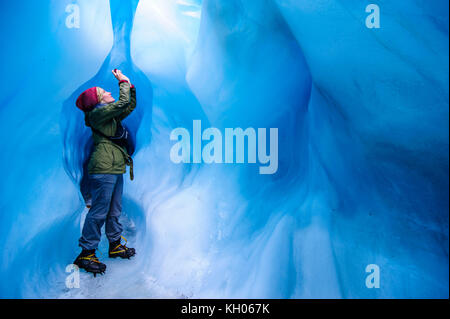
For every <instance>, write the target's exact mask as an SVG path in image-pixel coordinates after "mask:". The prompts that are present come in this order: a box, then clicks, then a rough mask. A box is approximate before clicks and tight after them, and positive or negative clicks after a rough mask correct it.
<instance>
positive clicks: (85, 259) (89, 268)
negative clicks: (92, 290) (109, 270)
mask: <svg viewBox="0 0 450 319" xmlns="http://www.w3.org/2000/svg"><path fill="white" fill-rule="evenodd" d="M73 263H74V264H75V265H77V266H78V268H81V269H84V270H86V272H90V273H93V274H94V277H96V276H97V274H102V275H103V274H104V273H105V270H106V265H105V264H103V263H101V262H100V261H99V260H98V258H97V256H95V249H92V250H85V249H83V251H82V252H81V254H80V255H78V257H77V259H75V261H74V262H73Z"/></svg>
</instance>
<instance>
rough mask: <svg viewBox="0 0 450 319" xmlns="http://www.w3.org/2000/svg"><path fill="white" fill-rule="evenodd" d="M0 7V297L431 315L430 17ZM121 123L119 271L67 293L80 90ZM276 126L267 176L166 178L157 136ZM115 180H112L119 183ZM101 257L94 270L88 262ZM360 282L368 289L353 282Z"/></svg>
mask: <svg viewBox="0 0 450 319" xmlns="http://www.w3.org/2000/svg"><path fill="white" fill-rule="evenodd" d="M375 2H376V3H377V4H378V5H379V6H380V8H381V28H380V29H367V28H366V26H365V19H366V17H367V15H368V14H367V13H366V12H365V7H366V5H367V4H366V3H364V2H363V1H357V0H346V1H336V0H334V1H332V0H317V1H310V0H258V1H256V0H255V1H251V0H245V1H242V0H204V1H200V0H198V1H194V0H186V1H175V0H170V1H169V0H141V1H139V2H138V1H137V0H136V1H129V2H125V1H119V0H111V1H107V0H101V1H95V2H94V1H87V0H78V1H75V3H76V4H78V5H79V8H80V17H81V19H80V28H79V29H69V28H67V27H66V25H65V20H66V17H67V15H68V13H66V12H65V6H66V5H67V4H66V3H65V2H63V1H22V2H13V3H11V2H10V3H8V4H2V5H1V6H2V10H0V12H1V13H0V15H1V19H0V23H1V27H2V28H1V30H3V31H2V40H3V43H4V44H5V46H4V47H3V48H2V51H1V52H0V57H1V61H2V71H3V72H4V74H3V76H2V80H1V81H2V82H1V83H2V103H1V107H0V120H1V125H2V128H3V129H2V133H1V134H2V138H1V139H2V143H3V145H2V156H1V157H0V159H1V164H2V167H3V168H4V169H3V174H2V177H3V178H2V182H1V183H0V196H1V202H0V203H1V204H0V205H1V213H0V228H1V231H0V242H1V243H2V250H1V258H0V282H1V284H0V297H2V298H10V297H24V298H124V297H125V298H196V297H214V298H215V297H217V298H230V297H233V298H234V297H240V298H246V297H265V298H323V297H327V298H328V297H329V298H377V297H385V298H415V297H425V298H427V297H439V298H448V283H449V281H448V270H449V268H448V248H449V245H448V205H449V203H448V191H449V189H448V188H449V187H448V186H449V185H448V154H449V153H448V152H449V150H448V110H449V106H448V99H449V96H448V2H447V1H443V0H442V1H440V0H439V1H438V0H436V1H421V0H414V1H412V0H408V1H406V0H404V1H403V0H402V1H387V0H377V1H374V3H375ZM115 67H120V68H122V69H123V70H124V73H125V74H129V76H130V78H131V79H132V81H133V83H134V84H135V85H136V87H137V92H138V108H137V109H136V112H135V113H134V114H133V115H132V116H131V117H130V118H129V119H127V125H129V127H130V128H131V131H132V133H133V136H134V137H135V139H136V146H137V153H136V155H135V175H136V179H135V181H133V182H130V181H129V180H128V177H127V178H126V183H125V189H124V214H123V218H122V222H123V224H124V226H125V233H124V235H125V236H126V237H127V238H128V239H129V241H130V245H132V246H134V247H136V249H137V253H138V254H137V256H136V258H134V259H133V260H131V261H122V260H109V259H108V258H107V242H106V239H104V238H103V240H102V243H101V245H100V253H101V254H99V257H100V258H101V259H102V260H104V261H105V262H106V264H107V267H108V271H107V273H106V275H105V276H101V277H98V278H93V277H92V276H89V275H88V274H86V273H81V283H80V285H81V287H80V288H79V289H68V288H66V286H65V279H66V276H67V275H68V273H66V272H65V268H66V266H67V265H68V264H70V263H71V262H72V261H73V259H74V258H75V257H76V255H77V254H78V249H79V248H78V247H77V239H78V237H79V235H80V227H81V225H82V223H83V219H84V216H85V214H86V209H85V208H84V204H83V199H82V194H81V193H80V187H79V183H80V182H81V179H82V176H83V163H84V162H85V160H86V158H87V156H88V153H89V147H90V144H89V143H90V140H89V136H90V133H89V131H88V130H87V129H86V128H85V127H84V123H83V121H82V119H83V117H82V114H80V111H79V110H78V109H76V108H75V106H74V101H75V99H76V97H77V95H78V94H79V93H80V92H81V91H83V90H84V89H85V88H87V87H90V86H95V85H98V86H103V87H105V88H106V89H109V90H112V92H113V93H115V94H117V93H118V88H117V85H116V83H115V80H114V79H113V78H112V76H111V75H110V70H111V69H113V68H115ZM197 119H200V120H202V125H203V127H204V128H206V127H209V126H214V127H218V128H221V129H223V128H226V127H233V128H234V127H242V128H247V127H255V128H257V127H267V128H269V127H278V128H279V169H278V172H277V173H276V174H274V175H268V176H263V175H259V174H258V173H259V170H258V166H257V165H253V164H241V165H205V164H203V165H200V164H198V165H184V166H183V165H175V164H173V163H172V162H171V161H170V158H169V153H170V148H171V146H172V142H170V140H169V135H170V132H171V130H172V129H174V128H176V127H186V128H188V129H191V128H192V121H193V120H197ZM127 176H128V175H127ZM102 255H103V256H102ZM369 264H377V265H378V266H379V267H380V271H381V272H380V275H381V280H380V288H379V289H368V288H367V287H366V285H365V281H366V276H367V275H368V274H367V273H366V272H365V268H366V266H367V265H369Z"/></svg>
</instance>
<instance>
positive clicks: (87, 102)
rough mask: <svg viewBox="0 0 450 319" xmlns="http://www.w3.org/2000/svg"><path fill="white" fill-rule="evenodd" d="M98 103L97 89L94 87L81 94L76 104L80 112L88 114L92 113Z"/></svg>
mask: <svg viewBox="0 0 450 319" xmlns="http://www.w3.org/2000/svg"><path fill="white" fill-rule="evenodd" d="M98 103H99V100H98V95H97V87H93V88H90V89H87V90H86V91H84V92H83V93H81V94H80V96H79V97H78V99H77V103H76V104H77V107H78V108H79V109H80V110H82V111H83V112H87V111H92V109H93V108H94V106H96V105H97V104H98Z"/></svg>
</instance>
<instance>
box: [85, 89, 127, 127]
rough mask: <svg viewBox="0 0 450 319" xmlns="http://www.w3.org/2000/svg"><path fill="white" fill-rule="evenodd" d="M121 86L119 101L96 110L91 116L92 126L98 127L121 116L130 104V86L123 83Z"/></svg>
mask: <svg viewBox="0 0 450 319" xmlns="http://www.w3.org/2000/svg"><path fill="white" fill-rule="evenodd" d="M119 85H120V95H119V101H117V102H115V103H111V104H109V105H106V106H104V107H101V108H97V109H94V110H92V111H91V112H90V114H89V120H90V122H91V124H94V123H95V125H98V124H102V123H104V122H107V121H109V120H111V119H113V118H115V117H118V116H119V115H121V114H122V113H123V112H124V111H125V110H126V109H127V107H128V105H129V103H130V84H129V83H128V82H122V83H120V84H119Z"/></svg>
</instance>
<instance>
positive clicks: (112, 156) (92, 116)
mask: <svg viewBox="0 0 450 319" xmlns="http://www.w3.org/2000/svg"><path fill="white" fill-rule="evenodd" d="M119 85H120V96H119V100H118V101H117V102H114V103H111V104H108V105H106V106H103V107H97V108H95V109H93V110H92V111H90V112H86V113H85V123H86V126H89V127H91V128H95V129H96V130H98V131H100V132H102V133H103V134H105V135H106V136H114V135H115V133H116V128H117V123H118V122H119V121H122V120H123V119H125V118H126V117H127V116H128V115H130V113H131V112H133V110H134V109H135V108H136V89H135V88H134V86H133V87H130V84H129V83H128V82H122V83H120V84H119ZM92 137H93V139H94V151H93V153H92V155H91V158H90V160H89V164H88V172H89V174H124V173H126V164H127V162H128V161H127V158H128V157H129V156H128V153H127V150H126V149H125V148H123V147H120V146H118V145H117V144H114V143H113V142H111V141H110V140H108V139H107V138H105V137H103V136H101V135H99V134H97V133H95V132H94V131H92Z"/></svg>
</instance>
